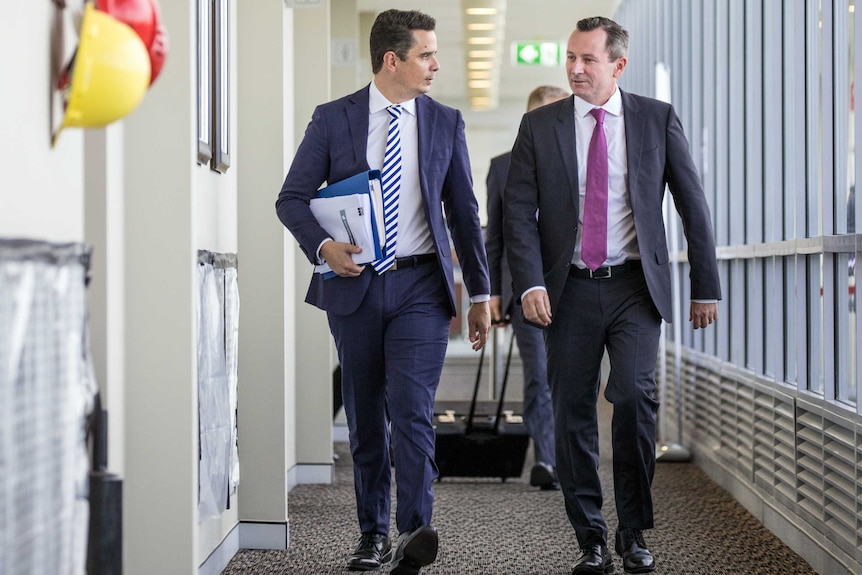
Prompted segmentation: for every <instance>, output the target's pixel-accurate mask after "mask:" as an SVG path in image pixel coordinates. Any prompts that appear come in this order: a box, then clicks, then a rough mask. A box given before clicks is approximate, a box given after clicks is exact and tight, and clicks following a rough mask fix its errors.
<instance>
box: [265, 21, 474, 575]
mask: <svg viewBox="0 0 862 575" xmlns="http://www.w3.org/2000/svg"><path fill="white" fill-rule="evenodd" d="M434 28H435V20H434V18H432V17H430V16H428V15H426V14H423V13H421V12H418V11H415V10H411V11H401V10H387V11H385V12H381V13H380V14H379V15H378V16H377V18H376V20H375V22H374V24H373V25H372V28H371V37H370V45H371V63H372V72H373V74H374V78H373V80H372V81H371V83H370V84H369V85H367V86H365V87H364V88H362V89H361V90H359V91H358V92H356V93H354V94H350V95H349V96H345V97H343V98H340V99H338V100H335V101H333V102H329V103H327V104H323V105H320V106H318V107H317V108H316V109H315V111H314V114H313V115H312V118H311V122H310V124H309V125H308V128H307V130H306V132H305V136H304V137H303V139H302V142H301V143H300V145H299V148H298V150H297V152H296V156H295V157H294V160H293V163H292V165H291V167H290V170H289V171H288V173H287V176H286V177H285V180H284V185H283V186H282V188H281V192H280V193H279V195H278V200H277V201H276V210H277V212H278V217H279V219H280V220H281V221H282V223H284V225H285V226H286V227H287V229H288V230H290V232H291V233H292V234H293V235H294V237H295V238H296V240H297V241H298V243H299V245H300V247H301V249H302V250H303V252H304V253H305V254H306V256H307V257H308V260H309V261H310V262H311V263H313V264H322V263H324V262H325V263H326V264H328V265H329V267H330V268H331V269H332V271H333V272H335V274H336V276H335V277H331V278H328V279H324V278H323V277H322V274H318V273H315V274H313V276H312V280H311V284H310V286H309V290H308V294H307V296H306V300H305V301H306V302H308V303H310V304H312V305H315V306H317V307H319V308H320V309H323V310H325V311H326V314H327V318H328V320H329V327H330V331H331V332H332V335H333V337H334V339H335V345H336V348H337V350H338V359H339V362H340V364H341V368H342V394H343V402H344V410H345V414H346V418H347V426H348V433H349V438H350V452H351V455H352V457H353V464H354V485H355V493H356V506H357V515H358V519H359V529H360V532H361V535H360V537H359V542H358V544H357V545H356V547H355V549H354V551H353V553H352V554H351V555H350V556H349V557H348V560H347V567H348V569H350V570H355V571H369V570H376V569H380V567H381V566H382V565H383V564H384V563H386V562H388V561H389V560H390V558H391V560H392V563H391V566H390V571H389V573H392V574H394V575H415V574H416V573H419V571H420V569H421V568H422V567H424V566H426V565H429V564H430V563H432V562H433V561H434V560H435V559H436V557H437V550H438V535H437V530H436V528H435V527H434V526H433V525H432V524H431V515H432V506H433V501H434V493H433V490H432V482H433V481H434V479H435V478H436V477H437V466H436V464H435V462H434V443H435V438H434V429H433V427H432V417H433V406H434V396H435V393H436V391H437V386H438V384H439V381H440V375H441V373H442V370H443V361H444V358H445V356H446V348H447V345H448V342H449V326H450V323H451V319H452V316H453V315H455V312H456V307H455V301H456V300H455V280H454V271H453V264H452V252H451V250H450V247H449V236H448V235H447V224H448V228H449V229H450V230H451V235H452V241H453V243H454V245H455V249H456V250H457V254H458V259H459V261H460V265H461V270H462V277H463V282H464V285H465V287H466V288H467V291H468V292H469V294H470V301H471V305H470V309H469V311H468V313H467V323H468V329H469V339H470V341H471V342H472V343H473V349H475V350H478V349H481V348H482V347H483V346H484V345H485V342H486V341H487V338H488V331H489V329H490V325H491V314H490V311H489V304H488V300H489V299H490V286H489V280H488V266H487V260H486V257H485V246H484V242H483V239H482V229H481V226H480V223H479V212H478V205H477V202H476V198H475V196H474V194H473V186H472V180H471V175H470V160H469V157H468V154H467V145H466V139H465V135H464V121H463V119H462V117H461V113H460V112H459V111H458V110H455V109H453V108H449V107H447V106H443V105H441V104H439V103H437V102H435V101H434V100H432V99H431V98H429V97H428V96H427V95H426V93H427V92H428V91H429V89H430V88H431V84H432V83H433V81H434V77H435V76H436V74H437V71H438V70H439V68H440V66H439V63H438V61H437V38H436V35H435V33H434ZM371 168H373V169H380V170H381V171H382V172H383V178H382V181H383V198H384V204H385V218H384V219H385V222H384V223H385V232H386V247H385V252H384V254H383V257H382V258H380V259H379V260H376V261H374V262H373V263H372V264H370V265H364V266H361V265H357V264H356V263H354V261H353V259H352V254H355V253H358V252H359V251H360V248H358V247H356V246H354V245H352V244H349V243H342V242H336V241H333V240H332V238H330V237H329V235H328V234H327V232H326V231H325V230H324V229H323V228H322V227H320V225H319V224H318V222H317V220H315V218H314V216H313V215H312V213H311V210H310V209H309V201H310V200H311V199H312V198H313V197H314V196H315V194H316V192H317V190H318V188H319V187H320V186H321V185H322V184H323V183H324V182H327V183H334V182H338V181H340V180H343V179H345V178H348V177H350V176H353V175H355V174H357V173H361V172H365V171H367V170H369V169H371ZM444 207H445V214H444ZM444 215H445V220H444ZM390 423H391V431H390ZM390 434H391V439H392V452H393V454H394V460H395V461H394V462H395V474H396V480H397V493H396V514H395V522H396V527H397V529H398V532H399V536H398V541H397V543H396V545H395V546H394V552H393V545H392V544H391V543H390V538H389V519H390V488H391V481H392V477H391V473H392V471H391V467H390V455H389V444H390Z"/></svg>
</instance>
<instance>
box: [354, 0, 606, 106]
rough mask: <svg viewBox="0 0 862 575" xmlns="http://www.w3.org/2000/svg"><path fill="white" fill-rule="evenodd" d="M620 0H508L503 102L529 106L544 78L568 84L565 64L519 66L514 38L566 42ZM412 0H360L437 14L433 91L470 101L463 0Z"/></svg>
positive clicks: (453, 100) (376, 8)
mask: <svg viewBox="0 0 862 575" xmlns="http://www.w3.org/2000/svg"><path fill="white" fill-rule="evenodd" d="M620 3H621V0H506V2H505V4H506V16H505V36H504V42H503V61H502V62H501V66H500V67H499V69H500V78H499V100H500V104H501V105H506V104H510V105H511V104H514V105H517V106H526V101H527V94H529V92H530V90H532V89H533V88H534V87H536V86H539V85H541V84H553V85H557V86H560V87H561V88H565V89H568V85H567V82H566V77H565V68H564V66H563V64H560V66H559V67H545V66H533V67H523V66H520V67H516V66H514V65H512V62H511V52H510V46H511V45H512V43H513V42H525V41H542V42H558V43H561V44H562V45H563V50H565V44H566V42H567V41H568V38H569V34H571V32H572V30H573V29H574V27H575V24H576V23H577V21H578V20H580V19H581V18H584V17H587V16H608V17H612V16H613V14H614V12H615V11H616V9H617V7H618V6H619V5H620ZM423 4H424V5H422V6H417V3H416V2H410V1H407V0H358V2H357V5H358V9H359V11H361V12H375V13H376V12H380V11H383V10H387V9H389V8H397V9H401V10H412V9H419V10H422V11H423V12H426V13H427V14H429V15H431V16H433V17H434V18H436V20H437V30H436V33H437V45H438V58H439V60H440V66H441V69H440V73H439V74H438V75H437V78H436V79H435V81H434V86H433V87H432V89H431V93H430V95H431V96H432V97H434V98H435V99H437V100H440V101H441V102H445V103H448V104H451V105H457V106H464V107H466V106H467V105H468V95H467V73H466V64H465V55H466V52H467V51H466V49H465V46H466V45H465V40H464V38H465V33H464V31H463V18H462V0H435V1H434V2H433V3H431V2H429V3H423Z"/></svg>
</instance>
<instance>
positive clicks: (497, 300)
mask: <svg viewBox="0 0 862 575" xmlns="http://www.w3.org/2000/svg"><path fill="white" fill-rule="evenodd" d="M488 303H489V304H490V305H491V325H493V326H495V327H506V326H507V325H508V324H509V322H507V321H506V318H504V317H503V298H501V297H500V296H498V295H492V296H491V301H490V302H488Z"/></svg>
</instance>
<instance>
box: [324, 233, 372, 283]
mask: <svg viewBox="0 0 862 575" xmlns="http://www.w3.org/2000/svg"><path fill="white" fill-rule="evenodd" d="M359 253H362V248H360V247H359V246H354V245H353V244H348V243H345V242H335V241H332V242H325V243H324V244H323V245H322V246H320V257H321V258H323V259H324V260H325V261H326V263H327V264H329V267H330V268H332V271H334V272H335V273H336V274H338V275H340V276H342V277H346V278H355V277H357V276H359V274H361V273H362V270H364V269H365V266H361V265H359V264H356V263H355V262H354V261H353V258H352V257H351V255H350V254H359Z"/></svg>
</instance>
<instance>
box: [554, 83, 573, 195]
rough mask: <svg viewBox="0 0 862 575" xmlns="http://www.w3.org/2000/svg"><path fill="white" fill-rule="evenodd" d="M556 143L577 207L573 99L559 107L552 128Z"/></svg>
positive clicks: (568, 99) (567, 100)
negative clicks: (555, 121)
mask: <svg viewBox="0 0 862 575" xmlns="http://www.w3.org/2000/svg"><path fill="white" fill-rule="evenodd" d="M554 132H555V133H556V135H557V143H558V145H559V147H560V154H561V155H562V161H563V166H565V168H566V177H567V178H568V180H569V191H570V192H571V194H572V199H573V201H574V205H575V206H577V205H578V199H579V198H578V154H577V151H576V149H575V97H574V96H572V97H570V98H567V99H566V101H565V102H563V105H562V106H560V113H559V115H558V116H557V124H556V126H554Z"/></svg>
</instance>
